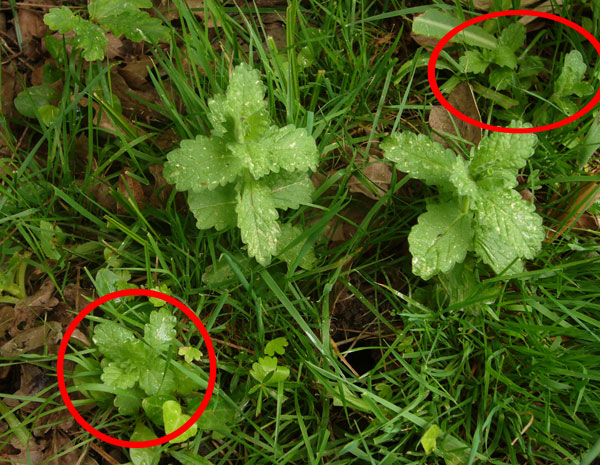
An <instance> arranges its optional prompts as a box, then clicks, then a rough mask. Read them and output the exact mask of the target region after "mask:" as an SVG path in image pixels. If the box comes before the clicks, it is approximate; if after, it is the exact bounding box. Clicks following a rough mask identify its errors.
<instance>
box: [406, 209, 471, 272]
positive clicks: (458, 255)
mask: <svg viewBox="0 0 600 465" xmlns="http://www.w3.org/2000/svg"><path fill="white" fill-rule="evenodd" d="M471 223H472V214H470V213H468V212H467V213H465V212H462V211H461V209H460V207H459V206H458V204H457V203H456V202H455V201H450V202H446V203H442V204H430V205H428V206H427V211H426V212H425V213H423V214H421V216H419V220H418V224H416V225H415V226H413V228H412V229H411V231H410V234H409V235H408V244H409V248H410V252H411V254H412V257H413V258H412V267H413V273H414V274H416V275H418V276H421V277H422V278H423V279H429V278H431V277H432V276H433V275H435V274H437V273H439V272H444V273H445V272H447V271H449V270H450V269H451V268H452V267H453V266H454V264H455V263H459V262H462V261H463V260H464V259H465V257H466V255H467V252H468V251H469V250H471V249H472V247H473V229H472V227H471Z"/></svg>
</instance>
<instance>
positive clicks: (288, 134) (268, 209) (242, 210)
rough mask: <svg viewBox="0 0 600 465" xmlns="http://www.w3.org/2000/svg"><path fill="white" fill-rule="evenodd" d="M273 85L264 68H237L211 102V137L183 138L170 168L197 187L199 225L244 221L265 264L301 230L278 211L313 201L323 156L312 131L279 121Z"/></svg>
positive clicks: (174, 176) (251, 249)
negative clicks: (274, 115) (269, 96)
mask: <svg viewBox="0 0 600 465" xmlns="http://www.w3.org/2000/svg"><path fill="white" fill-rule="evenodd" d="M265 90H266V88H265V86H264V84H263V83H262V82H261V80H260V74H259V72H258V71H257V70H254V69H252V68H251V67H250V66H248V65H246V64H241V65H239V66H237V67H236V68H235V69H234V70H233V74H232V76H231V80H230V83H229V87H228V89H227V92H226V94H225V95H216V96H215V97H214V98H213V99H212V100H210V101H209V102H208V107H209V115H208V118H209V120H210V122H211V124H212V126H213V131H212V134H211V136H210V137H206V136H202V135H199V136H196V138H195V139H193V140H183V141H182V142H181V145H180V148H178V149H175V150H173V151H172V152H171V153H169V155H168V161H167V163H166V164H165V169H164V176H165V179H166V180H167V181H169V182H170V183H173V184H176V187H177V189H178V190H180V191H185V190H187V191H189V197H188V202H189V206H190V210H191V211H192V212H193V214H194V215H195V217H196V220H197V223H196V225H197V226H198V228H200V229H210V228H216V229H217V230H223V229H225V228H228V227H232V226H237V227H238V228H239V229H240V231H241V235H242V241H243V242H244V243H245V244H247V246H248V255H249V256H251V257H254V258H255V259H256V260H257V261H258V262H259V263H260V264H261V265H267V264H269V263H270V261H271V258H272V256H273V255H277V254H278V253H280V252H283V251H284V250H283V249H284V248H285V247H286V245H287V244H289V243H290V242H291V241H290V240H289V238H290V236H292V239H294V238H295V237H297V236H298V235H299V233H300V232H301V230H300V229H299V228H294V227H291V226H286V227H284V226H282V225H280V223H279V222H278V218H279V213H278V212H277V210H278V209H279V210H286V209H288V208H293V209H296V208H298V207H299V206H300V204H306V203H309V202H310V201H311V194H312V192H313V185H312V183H311V181H310V178H309V176H308V170H314V169H316V167H317V162H318V158H319V156H318V152H317V146H316V143H315V140H314V139H313V138H312V137H311V136H310V135H309V134H308V133H307V131H306V129H300V128H296V127H295V126H294V125H292V124H290V125H287V126H285V127H282V128H279V127H277V126H274V125H273V124H272V120H271V118H270V116H269V114H268V112H267V108H266V103H265V100H264V97H265ZM288 257H289V255H288ZM282 258H284V259H286V258H287V257H282ZM294 258H295V257H294Z"/></svg>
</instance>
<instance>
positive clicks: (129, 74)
mask: <svg viewBox="0 0 600 465" xmlns="http://www.w3.org/2000/svg"><path fill="white" fill-rule="evenodd" d="M148 67H150V68H151V67H152V60H151V59H150V57H149V56H146V55H144V56H142V57H141V58H140V59H139V60H136V61H130V62H127V63H126V64H125V66H123V67H122V68H117V71H118V72H119V74H120V75H121V76H123V79H125V81H126V82H127V84H129V86H130V87H131V88H132V89H136V90H147V89H148V84H149V83H148V81H147V77H148Z"/></svg>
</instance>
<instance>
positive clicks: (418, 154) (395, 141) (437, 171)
mask: <svg viewBox="0 0 600 465" xmlns="http://www.w3.org/2000/svg"><path fill="white" fill-rule="evenodd" d="M381 148H382V149H383V150H384V151H385V154H384V156H385V158H387V159H388V160H390V161H393V162H394V163H396V167H397V168H398V169H399V170H401V171H404V172H406V173H408V174H409V175H410V176H411V177H413V178H417V179H422V180H423V181H425V183H426V184H429V185H437V186H443V185H447V184H448V183H449V181H450V176H451V175H452V172H453V167H454V160H455V159H456V155H455V154H454V153H453V152H452V150H449V149H445V148H444V147H442V146H441V145H440V144H438V143H437V142H434V141H433V140H432V139H431V138H430V137H428V136H426V135H424V134H418V135H417V134H413V133H411V132H403V133H400V134H395V135H393V136H391V137H388V138H387V139H385V140H384V141H383V142H382V143H381Z"/></svg>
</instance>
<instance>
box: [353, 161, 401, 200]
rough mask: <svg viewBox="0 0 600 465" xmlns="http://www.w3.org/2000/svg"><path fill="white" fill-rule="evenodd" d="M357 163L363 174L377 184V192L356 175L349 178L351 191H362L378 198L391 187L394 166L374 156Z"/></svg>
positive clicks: (371, 197)
mask: <svg viewBox="0 0 600 465" xmlns="http://www.w3.org/2000/svg"><path fill="white" fill-rule="evenodd" d="M357 165H358V167H359V169H360V171H361V172H362V174H363V175H364V176H365V177H366V178H367V179H368V180H369V181H370V182H371V183H372V184H373V185H375V190H376V192H373V191H372V189H371V188H369V186H366V185H365V184H363V182H361V180H360V179H359V178H357V177H356V176H352V177H351V178H350V179H349V180H348V187H349V190H350V192H353V193H360V194H363V195H366V196H367V197H369V198H370V199H373V200H378V199H379V198H380V197H381V196H382V195H384V194H385V193H386V192H387V191H388V189H389V188H390V182H391V180H392V168H391V167H390V165H388V164H386V163H385V162H384V161H383V160H381V159H379V158H376V157H372V156H369V160H368V162H366V163H365V161H364V159H362V160H361V161H358V160H357Z"/></svg>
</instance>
